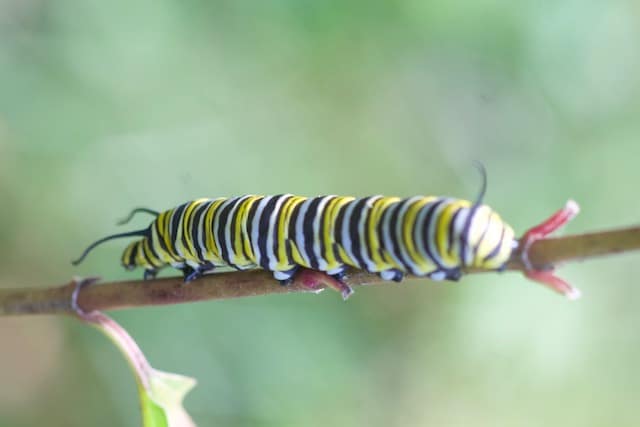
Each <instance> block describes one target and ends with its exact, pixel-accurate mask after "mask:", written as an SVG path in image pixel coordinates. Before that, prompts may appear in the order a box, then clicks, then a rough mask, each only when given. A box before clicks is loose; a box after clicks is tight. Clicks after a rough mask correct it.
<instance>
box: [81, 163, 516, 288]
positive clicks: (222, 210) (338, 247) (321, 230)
mask: <svg viewBox="0 0 640 427" xmlns="http://www.w3.org/2000/svg"><path fill="white" fill-rule="evenodd" d="M482 172H483V184H482V189H481V191H480V194H479V196H478V198H477V200H476V201H475V202H474V203H472V202H469V201H466V200H461V199H454V198H448V197H433V196H415V197H409V198H398V197H383V196H371V197H364V198H354V197H343V196H318V197H301V196H294V195H291V194H283V195H276V196H256V195H244V196H240V197H232V198H217V199H198V200H193V201H189V202H186V203H184V204H181V205H180V206H177V207H175V208H173V209H169V210H166V211H163V212H156V211H153V210H150V209H146V208H137V209H134V210H133V211H132V212H131V214H130V215H129V216H128V217H127V218H126V219H125V220H123V221H121V223H126V222H128V221H129V220H130V219H131V218H132V217H133V215H135V214H136V213H139V212H144V213H148V214H151V215H153V216H155V219H154V220H153V221H152V222H151V224H150V225H149V226H148V227H146V228H144V229H141V230H136V231H130V232H126V233H120V234H114V235H110V236H107V237H104V238H102V239H100V240H98V241H96V242H94V243H92V244H91V245H90V246H89V247H88V248H87V249H86V250H85V251H84V252H83V254H82V255H81V256H80V258H78V259H77V260H75V261H73V264H74V265H77V264H79V263H80V262H82V260H83V259H84V258H85V257H86V256H87V254H88V253H89V252H90V251H91V250H93V249H94V248H95V247H96V246H98V245H100V244H101V243H103V242H105V241H108V240H111V239H117V238H125V237H140V239H139V240H136V241H134V242H132V243H131V244H129V245H128V246H127V247H126V249H125V250H124V252H123V254H122V257H121V261H122V265H123V266H124V267H125V268H126V269H129V270H132V269H134V268H136V267H142V268H144V278H145V279H148V278H152V277H154V276H155V275H156V273H157V272H158V270H159V269H161V268H163V267H165V266H167V265H171V266H172V267H174V268H176V269H179V270H181V271H182V272H183V274H184V279H185V282H190V281H192V280H194V279H196V278H198V277H199V276H201V275H202V274H204V273H207V272H209V271H212V270H214V269H215V268H217V267H221V266H229V267H232V268H235V269H237V270H246V269H251V268H263V269H265V270H268V271H271V272H272V273H273V276H274V278H275V279H277V280H278V281H280V283H281V284H283V285H286V284H288V283H290V282H291V281H292V278H293V276H294V274H295V272H296V270H298V269H299V268H302V267H303V268H309V269H313V270H318V271H322V272H326V273H327V274H329V275H331V276H332V277H334V278H335V279H336V280H337V283H340V284H341V285H340V289H339V290H340V291H341V292H342V295H343V297H345V298H346V297H348V296H349V295H350V293H351V292H352V290H351V288H350V287H349V286H348V285H346V284H345V283H344V281H343V278H344V274H345V269H346V267H347V266H351V267H355V268H357V269H363V270H366V271H368V272H371V273H378V274H379V275H380V276H381V277H382V279H384V280H394V281H401V280H402V279H403V277H404V275H405V274H408V273H410V274H413V275H416V276H427V277H429V278H431V279H433V280H445V279H447V280H458V279H459V278H460V276H461V274H462V269H463V268H464V267H479V268H484V269H496V270H500V269H502V268H503V267H504V265H505V263H506V262H507V260H508V259H509V257H510V255H511V252H512V251H513V249H514V248H515V247H516V246H517V241H516V240H515V239H514V232H513V230H512V228H511V227H510V226H509V225H507V224H506V223H505V222H503V221H502V219H501V218H500V216H499V215H498V214H497V213H496V212H494V211H493V210H492V209H491V208H490V207H488V206H486V205H484V204H482V199H483V197H484V194H485V190H486V174H485V173H484V170H482Z"/></svg>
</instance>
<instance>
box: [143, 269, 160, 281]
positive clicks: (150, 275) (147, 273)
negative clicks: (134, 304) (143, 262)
mask: <svg viewBox="0 0 640 427" xmlns="http://www.w3.org/2000/svg"><path fill="white" fill-rule="evenodd" d="M157 274H158V270H156V269H146V270H144V275H143V276H142V277H143V279H144V280H151V279H155V277H156V275H157Z"/></svg>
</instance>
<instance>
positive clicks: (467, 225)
mask: <svg viewBox="0 0 640 427" xmlns="http://www.w3.org/2000/svg"><path fill="white" fill-rule="evenodd" d="M473 166H475V167H476V169H478V171H479V172H480V176H481V177H482V185H481V186H480V191H479V192H478V196H476V200H475V202H473V205H471V209H470V210H469V212H468V214H467V219H466V220H465V222H464V227H463V229H462V233H460V258H461V259H462V261H463V264H465V265H466V264H470V263H471V260H469V259H468V258H469V256H468V253H469V245H468V242H469V240H470V239H469V234H470V233H471V225H472V223H473V217H474V215H475V214H476V212H477V211H478V209H479V208H480V206H482V200H483V199H484V196H485V193H486V192H487V170H486V169H485V167H484V165H483V164H482V162H480V161H477V160H476V161H474V162H473ZM461 275H462V272H459V273H458V276H457V278H455V279H452V280H456V281H457V280H459V278H460V276H461ZM447 278H448V277H447Z"/></svg>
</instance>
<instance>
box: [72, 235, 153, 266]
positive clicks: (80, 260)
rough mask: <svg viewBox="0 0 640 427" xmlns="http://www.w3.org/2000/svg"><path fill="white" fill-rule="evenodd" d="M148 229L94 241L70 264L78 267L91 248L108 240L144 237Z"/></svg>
mask: <svg viewBox="0 0 640 427" xmlns="http://www.w3.org/2000/svg"><path fill="white" fill-rule="evenodd" d="M148 230H149V229H148V228H145V229H142V230H135V231H129V232H127V233H119V234H112V235H110V236H107V237H103V238H102V239H100V240H96V241H95V242H93V243H92V244H90V245H89V246H88V247H87V249H85V250H84V252H82V255H80V257H79V258H78V259H76V260H74V261H71V264H73V265H78V264H80V263H81V262H82V261H83V260H84V259H85V257H86V256H87V255H89V252H91V251H92V250H93V248H95V247H96V246H98V245H100V244H102V243H104V242H106V241H108V240H113V239H120V238H124V237H134V236H146V235H147V234H148Z"/></svg>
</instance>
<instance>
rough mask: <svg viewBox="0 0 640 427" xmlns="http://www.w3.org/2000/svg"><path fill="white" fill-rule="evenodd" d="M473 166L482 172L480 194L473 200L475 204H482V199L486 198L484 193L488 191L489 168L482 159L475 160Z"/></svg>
mask: <svg viewBox="0 0 640 427" xmlns="http://www.w3.org/2000/svg"><path fill="white" fill-rule="evenodd" d="M473 166H475V168H476V169H478V171H479V172H480V176H481V177H482V185H481V186H480V191H479V192H478V196H477V197H476V201H475V202H473V206H480V205H481V204H482V200H483V199H484V195H485V193H486V192H487V169H486V168H485V167H484V164H482V162H480V161H477V160H476V161H474V162H473Z"/></svg>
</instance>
